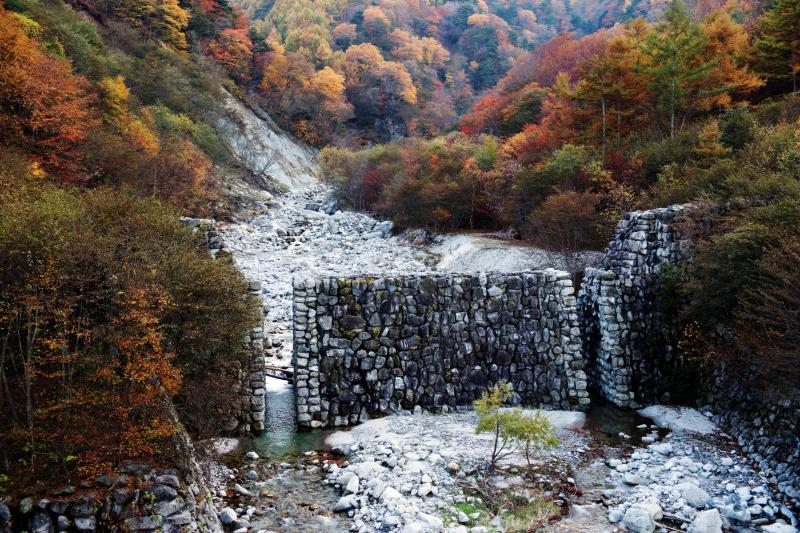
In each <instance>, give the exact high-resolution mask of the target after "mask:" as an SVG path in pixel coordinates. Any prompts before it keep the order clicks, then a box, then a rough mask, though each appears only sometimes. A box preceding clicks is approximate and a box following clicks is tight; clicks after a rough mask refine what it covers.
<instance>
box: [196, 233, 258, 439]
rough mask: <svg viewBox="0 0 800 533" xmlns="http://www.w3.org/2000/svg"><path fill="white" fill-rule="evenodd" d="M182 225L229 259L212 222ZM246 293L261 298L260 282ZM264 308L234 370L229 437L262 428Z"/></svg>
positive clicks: (216, 253) (214, 254) (217, 255)
mask: <svg viewBox="0 0 800 533" xmlns="http://www.w3.org/2000/svg"><path fill="white" fill-rule="evenodd" d="M181 222H183V223H184V224H186V225H187V226H188V227H189V228H191V229H192V231H194V232H202V238H203V239H204V241H205V243H206V246H207V247H208V251H209V253H210V254H211V256H212V257H214V258H216V259H222V260H224V259H226V258H229V257H230V255H231V254H230V252H229V251H228V250H227V249H226V248H225V243H224V241H223V240H222V237H221V236H220V234H219V232H218V231H217V230H216V227H215V223H214V221H213V220H209V219H201V218H188V217H181ZM247 290H248V292H249V294H250V295H254V296H256V297H258V298H259V300H260V299H261V282H259V281H250V282H249V284H248V289H247ZM264 315H265V313H264V309H263V308H262V309H260V317H261V318H262V320H261V322H260V323H259V325H258V326H256V327H255V328H253V329H252V330H251V331H250V333H249V334H248V335H247V337H246V338H245V339H244V342H245V345H246V346H247V348H248V351H249V352H250V357H249V360H248V361H247V363H246V364H245V365H242V367H241V368H238V370H236V376H235V377H236V379H237V381H238V384H237V385H236V386H235V387H234V390H233V391H232V392H233V394H234V398H233V401H232V402H231V409H230V417H229V420H228V422H227V424H226V427H225V430H226V431H228V432H229V433H231V434H236V433H253V432H258V431H262V430H263V429H264V419H265V415H266V413H265V409H266V389H265V382H264V367H265V363H266V361H265V352H264V350H265V349H266V348H267V347H268V346H269V339H267V338H266V336H265V333H264V331H265V328H264V321H263V318H264Z"/></svg>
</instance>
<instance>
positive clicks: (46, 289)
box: [0, 0, 800, 491]
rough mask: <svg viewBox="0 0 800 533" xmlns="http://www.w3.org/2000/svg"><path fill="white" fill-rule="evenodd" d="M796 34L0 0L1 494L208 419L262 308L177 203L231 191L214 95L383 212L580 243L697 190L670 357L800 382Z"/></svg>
mask: <svg viewBox="0 0 800 533" xmlns="http://www.w3.org/2000/svg"><path fill="white" fill-rule="evenodd" d="M798 28H800V0H773V1H771V2H766V3H764V4H761V3H758V4H748V3H741V4H738V3H724V4H723V3H722V2H716V1H714V0H701V1H698V2H694V3H691V4H689V5H687V4H683V3H680V2H671V3H663V2H646V1H641V0H633V1H627V0H626V1H616V0H603V1H589V0H580V1H576V2H566V1H564V0H509V1H502V0H477V1H472V0H466V1H459V2H456V1H444V2H443V1H435V0H376V1H372V2H364V1H345V0H320V1H312V0H275V1H272V0H238V1H237V2H233V1H232V0H231V1H229V0H133V1H123V0H70V1H68V2H65V1H62V0H5V1H4V2H2V3H0V284H1V286H2V297H0V450H1V451H0V491H2V490H3V489H4V486H8V485H13V486H14V487H27V488H31V487H36V486H39V487H42V486H45V485H47V484H49V483H55V482H56V481H58V482H61V481H64V480H68V479H72V478H75V479H78V478H84V477H91V476H93V475H95V474H97V473H100V472H105V471H109V470H111V469H113V467H114V465H115V461H118V460H119V459H120V458H121V457H132V456H137V455H148V454H151V455H152V454H158V453H159V452H160V451H161V449H162V448H161V446H162V445H163V443H164V442H165V439H167V438H168V437H169V435H171V434H172V433H173V432H174V431H175V429H176V427H175V426H174V424H171V423H169V422H168V420H167V416H166V413H165V411H164V409H165V407H164V402H163V401H162V400H163V399H164V397H165V396H169V397H173V398H175V399H176V400H177V405H178V407H179V409H181V410H182V412H183V413H184V415H185V416H184V418H183V423H184V424H185V425H187V426H188V427H189V429H190V430H192V431H194V432H195V433H196V434H200V433H202V432H201V430H200V429H199V428H200V426H201V425H202V426H203V427H208V426H210V425H211V424H209V423H207V422H203V423H202V424H201V423H195V422H198V421H199V419H200V418H202V419H203V420H204V421H207V420H214V419H215V417H221V416H222V415H224V409H225V405H224V404H225V402H224V401H223V398H222V396H223V394H224V393H225V390H226V388H227V387H229V385H230V382H229V381H226V379H225V378H224V376H223V377H220V375H216V376H215V379H213V380H210V379H208V376H209V372H211V371H212V370H214V369H219V368H223V369H226V368H232V367H235V366H236V365H237V363H238V362H239V361H241V359H242V358H243V352H242V346H241V344H242V343H241V342H240V340H241V339H243V338H244V336H245V334H246V332H247V331H248V329H249V328H250V327H251V326H252V325H253V324H254V322H255V321H256V320H257V319H256V317H255V308H256V306H257V304H256V303H255V302H253V301H250V300H248V299H247V298H245V297H244V296H243V294H244V293H245V292H246V291H245V286H246V284H245V282H244V280H243V278H242V277H241V275H240V274H239V273H237V272H236V270H235V269H234V268H233V266H232V265H231V264H230V262H229V261H227V260H225V259H222V260H212V259H211V258H210V257H209V256H208V254H207V250H205V249H204V248H203V243H202V242H200V239H197V238H196V237H193V236H192V234H191V232H190V231H189V230H188V229H186V228H184V227H182V226H181V225H180V224H179V223H178V216H179V215H181V214H184V215H191V216H210V217H225V216H227V214H228V212H229V211H228V209H229V207H228V206H227V205H226V200H225V198H224V197H223V195H222V194H221V193H220V190H221V183H222V181H223V178H224V177H225V176H228V175H230V174H231V173H236V172H242V169H241V168H239V167H238V166H237V162H236V160H235V157H234V156H233V154H231V153H230V152H229V150H228V149H227V148H226V143H225V142H224V141H225V139H224V138H223V137H222V136H223V134H222V133H220V131H218V130H219V128H218V126H219V123H220V121H219V118H220V116H221V114H222V113H223V112H224V111H223V106H222V102H223V91H224V90H228V91H230V92H231V93H234V94H238V95H240V96H246V97H247V98H248V99H252V101H253V102H255V103H257V104H260V105H262V106H263V107H264V108H265V109H267V110H269V111H270V112H271V113H272V114H273V115H274V117H275V118H276V120H278V121H279V122H280V123H281V124H283V125H285V126H287V127H288V128H289V129H290V130H291V131H292V132H293V133H295V134H296V135H297V136H298V137H300V138H301V139H303V140H305V141H307V142H309V143H311V144H313V145H314V146H317V147H320V148H323V151H322V155H321V162H322V165H323V170H324V173H325V178H326V179H327V180H328V182H329V183H330V184H331V185H332V186H333V187H334V191H335V194H336V195H337V196H338V199H339V200H341V201H342V202H343V203H346V204H349V205H350V206H352V207H354V208H356V209H360V210H367V211H372V212H375V213H377V214H379V215H381V216H384V217H387V218H391V219H393V220H394V222H395V223H396V224H397V225H398V226H401V227H422V228H426V229H431V230H437V231H441V230H458V229H499V228H502V229H508V228H510V229H513V232H512V233H515V234H516V235H517V236H518V237H520V238H522V239H525V240H527V241H529V242H531V243H533V244H535V245H537V246H540V247H544V248H549V249H553V250H557V251H559V252H561V253H576V252H580V251H583V250H587V249H593V250H596V249H601V248H602V247H603V245H604V243H605V242H607V239H608V238H609V236H610V234H611V232H612V230H613V226H614V224H615V223H616V222H617V220H618V219H619V217H620V216H621V215H622V213H623V212H625V211H628V210H632V209H639V208H648V207H654V206H664V205H668V204H672V203H682V202H694V203H697V204H701V205H707V206H709V207H708V217H707V220H705V224H704V225H702V226H701V227H698V228H695V229H696V232H697V234H698V245H697V250H696V254H695V257H696V259H695V261H694V262H693V263H692V266H691V267H687V268H686V269H680V270H676V271H674V272H670V273H669V279H666V278H665V283H666V282H669V283H668V284H669V285H670V287H671V288H672V289H673V290H674V291H675V295H676V298H675V302H674V303H675V308H674V309H672V312H674V313H675V314H677V315H679V316H681V317H682V319H683V325H684V328H685V345H684V346H682V350H683V351H684V353H685V354H687V357H689V356H698V357H706V356H708V355H709V354H711V355H714V356H717V355H719V356H730V355H737V354H740V353H743V352H747V353H748V354H753V353H756V354H759V355H761V356H763V357H762V358H763V360H764V361H765V362H766V363H768V364H765V365H763V366H762V371H763V372H764V373H765V375H767V376H768V378H769V379H770V380H772V381H773V382H776V383H783V384H788V385H787V388H788V389H791V390H796V383H797V379H796V378H797V376H796V369H797V368H798V367H797V364H796V362H797V354H796V345H797V331H800V324H798V316H800V314H799V311H798V302H797V293H798V287H797V281H796V276H795V275H794V271H793V269H794V268H795V267H794V265H795V263H796V262H797V260H798V259H800V244H798V243H800V233H798V231H799V230H798V228H800V122H798V120H800V100H799V99H798V98H799V97H798V94H797V90H798V74H800V41H798V37H797V35H798ZM576 274H579V273H577V272H576ZM731 332H732V333H731ZM223 374H224V373H223ZM209 383H213V384H214V385H216V387H211V386H210V385H209ZM197 391H202V394H196V392H197ZM200 401H202V402H203V406H202V407H197V405H195V404H194V403H193V402H200ZM193 417H195V418H193ZM86 420H92V421H94V422H93V425H90V426H87V425H86V424H85V423H84V422H85V421H86ZM76 427H84V428H86V429H84V430H81V431H77V430H75V428H76ZM6 476H7V477H6Z"/></svg>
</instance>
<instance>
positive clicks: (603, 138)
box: [600, 94, 606, 161]
mask: <svg viewBox="0 0 800 533" xmlns="http://www.w3.org/2000/svg"><path fill="white" fill-rule="evenodd" d="M600 116H601V119H600V120H601V126H600V139H601V140H600V145H601V149H600V159H601V160H602V161H605V160H606V95H604V94H603V95H601V96H600Z"/></svg>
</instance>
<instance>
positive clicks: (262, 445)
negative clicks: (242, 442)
mask: <svg viewBox="0 0 800 533" xmlns="http://www.w3.org/2000/svg"><path fill="white" fill-rule="evenodd" d="M266 379H267V385H266V387H267V397H266V402H267V405H266V414H265V420H264V426H265V429H264V432H263V433H261V435H259V436H258V437H256V438H255V439H253V440H252V441H250V442H249V443H248V444H247V446H246V447H247V448H248V449H249V450H253V451H255V452H256V453H258V454H259V455H260V456H261V457H271V458H279V457H283V456H284V455H287V454H292V453H302V452H306V451H311V450H325V449H328V447H327V446H326V445H325V439H326V438H327V437H328V435H330V434H331V433H333V431H329V430H311V431H305V430H299V429H298V427H297V416H296V411H295V409H296V408H295V402H294V387H292V385H290V384H289V383H287V382H285V381H281V380H279V379H275V378H270V377H268V378H266Z"/></svg>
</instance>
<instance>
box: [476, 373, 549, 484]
mask: <svg viewBox="0 0 800 533" xmlns="http://www.w3.org/2000/svg"><path fill="white" fill-rule="evenodd" d="M511 393H512V389H511V385H509V384H508V383H505V382H503V383H500V384H498V385H495V386H494V387H492V388H491V389H488V390H487V391H485V392H484V393H483V395H482V396H481V398H480V399H478V400H476V401H475V411H476V412H477V413H478V425H477V427H476V428H475V432H476V433H491V434H492V435H493V441H492V454H491V457H490V459H489V470H490V471H491V470H493V469H494V468H495V467H496V466H497V463H498V462H499V461H501V460H502V459H504V458H506V457H508V456H510V455H511V454H513V453H515V452H517V451H522V452H523V454H524V455H525V459H526V460H527V461H528V465H530V464H531V461H532V459H533V453H534V452H536V451H538V450H541V449H543V448H546V447H550V446H555V445H556V444H558V439H557V438H556V436H555V434H554V433H553V428H552V426H551V425H550V422H549V420H548V419H547V417H545V416H544V415H542V413H541V412H536V413H535V414H533V415H529V414H526V413H525V412H523V411H522V410H521V409H519V408H514V409H505V408H503V405H504V404H505V403H506V402H507V401H508V400H509V399H510V398H511Z"/></svg>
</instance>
